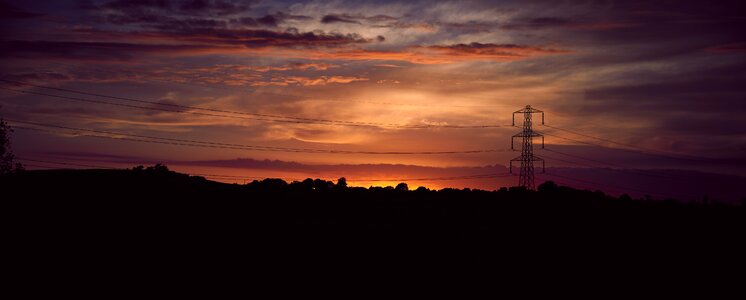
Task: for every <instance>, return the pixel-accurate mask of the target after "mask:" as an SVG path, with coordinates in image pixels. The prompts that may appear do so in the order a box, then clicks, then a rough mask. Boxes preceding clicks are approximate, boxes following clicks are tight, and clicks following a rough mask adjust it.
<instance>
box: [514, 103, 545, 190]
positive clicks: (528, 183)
mask: <svg viewBox="0 0 746 300" xmlns="http://www.w3.org/2000/svg"><path fill="white" fill-rule="evenodd" d="M535 113H541V125H544V112H543V111H541V110H538V109H535V108H532V107H531V105H526V107H525V108H523V109H520V110H518V111H515V112H513V126H515V114H523V130H522V131H521V132H519V133H517V134H515V135H513V137H511V138H510V149H512V150H515V148H513V141H514V140H515V138H517V137H520V138H523V143H522V144H521V156H519V157H516V158H514V159H511V160H510V173H513V162H514V161H520V162H521V174H520V176H519V178H518V185H519V186H522V187H525V188H526V189H529V190H533V189H535V188H536V186H535V185H534V162H535V161H536V162H538V161H540V162H541V172H542V173H544V172H545V164H544V160H543V159H541V158H540V157H537V156H534V144H533V139H534V138H535V137H541V148H542V149H544V135H543V134H539V133H536V132H534V130H533V129H532V128H531V114H535Z"/></svg>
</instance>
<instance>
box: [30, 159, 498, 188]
mask: <svg viewBox="0 0 746 300" xmlns="http://www.w3.org/2000/svg"><path fill="white" fill-rule="evenodd" d="M18 160H22V161H32V162H41V163H47V164H57V165H65V166H77V167H87V168H98V169H113V170H123V169H122V168H114V167H108V166H101V165H90V164H78V163H70V162H59V161H49V160H39V159H29V158H20V157H19V158H18ZM117 163H118V162H117ZM25 165H29V166H36V165H30V164H25ZM40 167H44V168H55V167H49V166H40ZM189 175H196V176H207V177H220V178H229V179H250V178H251V179H267V178H269V177H259V176H239V175H222V174H202V173H189ZM508 176H513V175H512V174H507V173H488V174H475V175H462V176H450V177H425V178H390V179H377V178H346V179H347V180H348V181H351V182H355V181H443V180H460V179H480V178H498V177H508Z"/></svg>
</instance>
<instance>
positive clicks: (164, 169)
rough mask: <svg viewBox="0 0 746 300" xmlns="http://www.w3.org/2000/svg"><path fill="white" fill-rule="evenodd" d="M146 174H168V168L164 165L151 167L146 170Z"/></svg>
mask: <svg viewBox="0 0 746 300" xmlns="http://www.w3.org/2000/svg"><path fill="white" fill-rule="evenodd" d="M145 171H146V172H152V173H168V172H169V170H168V167H167V166H166V165H163V164H155V166H150V167H148V168H147V169H145Z"/></svg>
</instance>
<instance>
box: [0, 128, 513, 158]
mask: <svg viewBox="0 0 746 300" xmlns="http://www.w3.org/2000/svg"><path fill="white" fill-rule="evenodd" d="M5 120H6V121H9V122H13V123H20V124H27V125H34V126H41V127H48V128H57V129H65V130H73V131H84V132H93V133H97V134H106V135H114V136H102V135H89V136H94V137H105V138H112V139H121V140H130V141H138V142H155V143H161V144H172V145H183V146H198V147H208V148H220V149H236V150H253V151H274V152H301V153H331V154H370V155H439V154H474V153H490V152H504V151H507V150H503V149H483V150H463V151H413V152H408V151H352V150H327V149H308V148H290V147H273V146H258V145H245V144H230V143H218V142H207V141H199V140H188V139H174V138H164V137H156V136H148V135H138V134H128V133H122V132H113V131H106V130H95V129H85V128H77V127H68V126H61V125H53V124H45V123H38V122H27V121H20V120H14V119H5ZM16 128H18V129H27V130H35V129H33V128H27V127H17V126H16ZM118 136H127V137H134V138H137V139H132V138H121V137H118ZM142 139H150V140H153V141H150V140H142Z"/></svg>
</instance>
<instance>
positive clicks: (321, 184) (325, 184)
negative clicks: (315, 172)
mask: <svg viewBox="0 0 746 300" xmlns="http://www.w3.org/2000/svg"><path fill="white" fill-rule="evenodd" d="M333 187H334V183H333V182H331V181H326V180H323V179H318V178H317V179H316V180H314V181H313V188H314V189H316V190H320V191H325V190H328V189H331V188H333Z"/></svg>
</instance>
